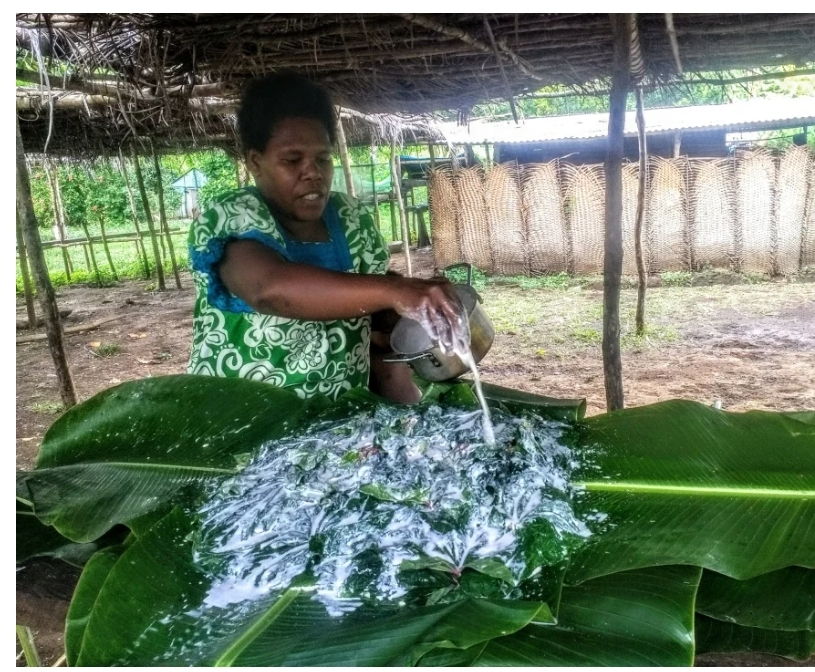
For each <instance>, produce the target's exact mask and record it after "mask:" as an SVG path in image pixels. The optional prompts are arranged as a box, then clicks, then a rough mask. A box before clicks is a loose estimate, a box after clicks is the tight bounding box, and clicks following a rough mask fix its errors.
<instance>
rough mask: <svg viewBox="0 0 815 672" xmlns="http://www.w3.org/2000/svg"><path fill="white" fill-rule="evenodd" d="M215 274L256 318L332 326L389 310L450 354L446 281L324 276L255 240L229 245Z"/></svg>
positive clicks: (451, 294) (452, 315) (453, 332)
mask: <svg viewBox="0 0 815 672" xmlns="http://www.w3.org/2000/svg"><path fill="white" fill-rule="evenodd" d="M218 272H219V273H220V276H221V281H222V282H223V283H224V285H225V286H226V287H227V289H228V290H229V291H230V292H232V293H233V294H235V295H236V296H238V297H240V298H241V299H243V300H244V301H245V302H246V303H248V304H249V305H250V306H251V307H252V308H254V309H255V310H256V311H257V312H259V313H267V314H274V315H280V316H282V317H292V318H296V319H301V320H337V319H349V318H353V317H360V316H362V315H370V314H372V313H375V312H377V311H379V310H384V309H387V308H392V309H394V310H395V311H396V312H397V313H399V314H400V315H406V316H408V317H411V318H413V319H416V320H419V321H420V322H422V323H423V324H427V325H428V326H429V327H430V329H429V330H430V331H431V332H433V331H435V333H431V334H430V336H431V337H433V338H434V339H436V340H438V341H439V342H440V343H441V344H442V345H443V347H444V346H447V347H450V348H452V346H453V345H454V344H455V339H456V337H457V335H458V334H457V329H456V325H458V324H459V322H460V319H461V315H462V308H461V303H460V302H459V299H458V296H457V295H456V294H455V291H454V290H453V288H452V285H451V284H450V283H449V282H447V281H446V280H438V279H434V280H419V279H416V278H404V277H401V276H397V275H358V274H355V273H341V272H338V271H329V270H326V269H323V268H319V267H317V266H311V265H308V264H298V263H293V262H289V261H286V260H284V259H283V258H282V257H281V256H280V255H279V254H277V252H275V251H274V250H272V249H270V248H268V247H267V246H265V245H263V244H262V243H259V242H257V241H254V240H233V241H231V242H229V243H228V244H227V246H226V249H225V251H224V257H223V260H222V261H221V263H220V265H219V267H218ZM426 328H427V327H426Z"/></svg>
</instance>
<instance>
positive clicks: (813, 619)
mask: <svg viewBox="0 0 815 672" xmlns="http://www.w3.org/2000/svg"><path fill="white" fill-rule="evenodd" d="M696 611H697V612H698V613H700V614H704V615H705V616H709V617H711V618H715V619H718V620H720V621H729V622H732V623H735V624H737V625H743V626H747V627H751V628H761V629H764V630H794V631H799V630H815V570H812V569H806V568H804V567H786V568H784V569H779V570H776V571H774V572H769V573H767V574H762V575H761V576H757V577H756V578H754V579H749V580H747V581H738V580H736V579H731V578H729V577H727V576H723V575H721V574H717V573H715V572H710V571H705V573H704V574H703V575H702V583H701V584H700V586H699V594H698V595H697V596H696Z"/></svg>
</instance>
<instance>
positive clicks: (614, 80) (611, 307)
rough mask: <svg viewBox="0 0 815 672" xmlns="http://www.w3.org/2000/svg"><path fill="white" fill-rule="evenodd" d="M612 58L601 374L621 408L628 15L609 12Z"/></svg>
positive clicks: (609, 399) (609, 403)
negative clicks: (621, 298)
mask: <svg viewBox="0 0 815 672" xmlns="http://www.w3.org/2000/svg"><path fill="white" fill-rule="evenodd" d="M610 18H611V29H612V34H613V38H614V57H613V66H612V75H611V95H610V96H609V119H608V152H607V155H606V165H605V173H606V213H605V226H606V231H605V255H604V259H603V276H604V283H603V373H604V378H605V387H606V407H607V410H608V411H616V410H618V409H620V408H623V407H624V405H625V400H624V397H623V366H622V359H621V356H620V280H621V278H622V270H623V232H622V215H623V130H624V127H625V101H626V98H627V96H628V84H629V74H628V64H629V56H630V52H629V40H630V34H629V30H628V16H627V15H626V14H611V15H610Z"/></svg>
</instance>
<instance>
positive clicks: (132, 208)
mask: <svg viewBox="0 0 815 672" xmlns="http://www.w3.org/2000/svg"><path fill="white" fill-rule="evenodd" d="M119 167H120V168H121V171H122V177H124V180H125V188H126V189H127V200H128V201H129V202H130V212H132V213H133V224H135V226H136V235H137V236H138V239H137V240H136V252H137V253H138V252H139V250H141V260H142V266H143V267H144V277H145V279H147V278H149V277H150V263H149V262H148V261H147V250H145V249H144V238H142V235H141V228H140V227H139V217H138V215H137V214H136V201H135V200H134V199H133V189H131V187H130V178H129V177H128V176H127V165H126V164H125V158H124V155H123V154H122V150H121V148H120V149H119Z"/></svg>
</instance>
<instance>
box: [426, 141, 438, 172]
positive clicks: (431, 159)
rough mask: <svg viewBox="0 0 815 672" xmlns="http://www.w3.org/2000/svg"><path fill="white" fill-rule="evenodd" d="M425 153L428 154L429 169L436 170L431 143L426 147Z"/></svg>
mask: <svg viewBox="0 0 815 672" xmlns="http://www.w3.org/2000/svg"><path fill="white" fill-rule="evenodd" d="M427 151H428V152H430V169H431V170H434V169H435V168H436V147H435V145H434V144H433V143H432V142H431V143H430V144H429V145H428V146H427Z"/></svg>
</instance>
